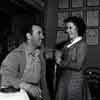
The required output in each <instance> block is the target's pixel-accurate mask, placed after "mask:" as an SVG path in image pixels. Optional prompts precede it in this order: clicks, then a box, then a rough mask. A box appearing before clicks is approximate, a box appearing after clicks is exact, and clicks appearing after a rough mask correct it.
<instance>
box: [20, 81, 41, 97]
mask: <svg viewBox="0 0 100 100" xmlns="http://www.w3.org/2000/svg"><path fill="white" fill-rule="evenodd" d="M19 86H20V88H23V89H25V90H26V91H27V92H28V93H30V94H31V95H32V96H34V97H38V98H42V96H41V89H40V88H39V87H38V86H34V85H31V84H28V83H25V82H22V83H21V84H20V85H19Z"/></svg>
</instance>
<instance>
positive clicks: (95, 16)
mask: <svg viewBox="0 0 100 100" xmlns="http://www.w3.org/2000/svg"><path fill="white" fill-rule="evenodd" d="M98 25H99V11H98V10H96V11H92V10H90V11H87V26H98Z"/></svg>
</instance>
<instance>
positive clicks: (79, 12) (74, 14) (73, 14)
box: [72, 11, 83, 18]
mask: <svg viewBox="0 0 100 100" xmlns="http://www.w3.org/2000/svg"><path fill="white" fill-rule="evenodd" d="M72 16H77V17H82V18H83V12H82V11H73V12H72Z"/></svg>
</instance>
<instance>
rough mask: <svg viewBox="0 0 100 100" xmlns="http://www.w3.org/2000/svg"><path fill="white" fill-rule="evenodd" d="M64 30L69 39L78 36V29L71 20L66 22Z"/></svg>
mask: <svg viewBox="0 0 100 100" xmlns="http://www.w3.org/2000/svg"><path fill="white" fill-rule="evenodd" d="M66 32H67V33H68V35H69V38H70V39H71V40H74V39H75V38H76V37H78V29H77V27H76V25H75V24H74V23H73V22H68V23H66Z"/></svg>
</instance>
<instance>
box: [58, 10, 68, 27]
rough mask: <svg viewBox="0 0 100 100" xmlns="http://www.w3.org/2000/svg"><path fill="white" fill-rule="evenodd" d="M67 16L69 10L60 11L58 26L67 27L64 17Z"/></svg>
mask: <svg viewBox="0 0 100 100" xmlns="http://www.w3.org/2000/svg"><path fill="white" fill-rule="evenodd" d="M67 17H68V12H59V13H58V14H57V18H58V23H57V27H65V25H64V19H65V18H67Z"/></svg>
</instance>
